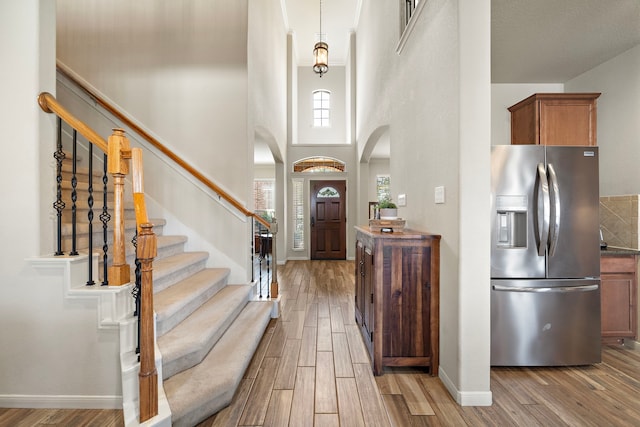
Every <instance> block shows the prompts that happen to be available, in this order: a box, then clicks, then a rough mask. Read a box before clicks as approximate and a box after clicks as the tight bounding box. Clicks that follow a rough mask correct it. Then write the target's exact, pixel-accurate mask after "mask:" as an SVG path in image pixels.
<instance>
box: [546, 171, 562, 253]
mask: <svg viewBox="0 0 640 427" xmlns="http://www.w3.org/2000/svg"><path fill="white" fill-rule="evenodd" d="M548 169H549V192H550V195H551V221H550V223H549V242H550V244H549V256H553V254H554V253H555V252H556V248H557V247H558V233H559V232H560V189H559V188H558V177H557V175H556V171H555V169H554V167H553V165H552V164H551V163H549V166H548Z"/></svg>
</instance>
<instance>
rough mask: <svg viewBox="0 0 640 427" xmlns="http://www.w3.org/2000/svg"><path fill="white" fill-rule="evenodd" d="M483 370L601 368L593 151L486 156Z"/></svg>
mask: <svg viewBox="0 0 640 427" xmlns="http://www.w3.org/2000/svg"><path fill="white" fill-rule="evenodd" d="M491 212H492V222H493V225H492V233H491V236H492V237H491V364H492V365H494V366H563V365H585V364H592V363H597V362H600V360H601V356H600V351H601V344H600V234H599V189H598V148H597V147H565V146H538V145H499V146H494V147H492V152H491Z"/></svg>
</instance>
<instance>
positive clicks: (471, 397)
mask: <svg viewBox="0 0 640 427" xmlns="http://www.w3.org/2000/svg"><path fill="white" fill-rule="evenodd" d="M438 377H440V380H441V381H442V383H443V384H444V386H445V387H446V388H447V390H448V391H449V393H450V394H451V396H453V398H454V399H455V401H456V403H457V404H458V405H460V406H491V405H492V403H493V395H492V393H491V391H490V390H489V391H460V390H458V388H457V387H456V385H455V384H454V383H453V382H452V381H451V379H450V378H449V376H448V375H447V373H446V371H445V370H444V369H442V366H440V369H439V370H438Z"/></svg>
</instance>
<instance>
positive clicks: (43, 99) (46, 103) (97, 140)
mask: <svg viewBox="0 0 640 427" xmlns="http://www.w3.org/2000/svg"><path fill="white" fill-rule="evenodd" d="M38 104H40V108H42V110H43V111H45V112H47V113H54V114H56V115H57V116H58V117H60V118H61V119H62V120H64V121H65V122H67V123H68V124H69V125H71V127H72V128H73V129H76V130H77V131H78V132H80V135H82V136H84V137H85V138H86V139H87V141H89V142H91V143H93V144H95V145H97V146H98V147H100V149H101V150H102V151H104V152H105V153H107V152H109V148H108V145H107V141H105V140H104V138H102V137H101V136H100V135H98V134H97V133H96V132H95V131H94V130H93V129H91V128H90V127H89V126H87V125H85V124H84V123H83V122H81V121H80V120H78V119H76V118H75V117H74V116H73V115H72V114H71V113H70V112H69V111H68V110H67V109H66V108H64V107H63V106H62V105H60V104H59V103H58V101H57V100H56V98H54V96H53V95H51V94H50V93H49V92H42V93H41V94H40V95H38Z"/></svg>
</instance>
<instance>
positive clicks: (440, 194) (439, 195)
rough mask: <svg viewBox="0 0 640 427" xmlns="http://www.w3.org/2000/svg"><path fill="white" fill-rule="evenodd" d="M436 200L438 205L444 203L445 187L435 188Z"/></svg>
mask: <svg viewBox="0 0 640 427" xmlns="http://www.w3.org/2000/svg"><path fill="white" fill-rule="evenodd" d="M434 199H435V202H436V204H442V203H444V186H439V187H436V188H435V191H434Z"/></svg>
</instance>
